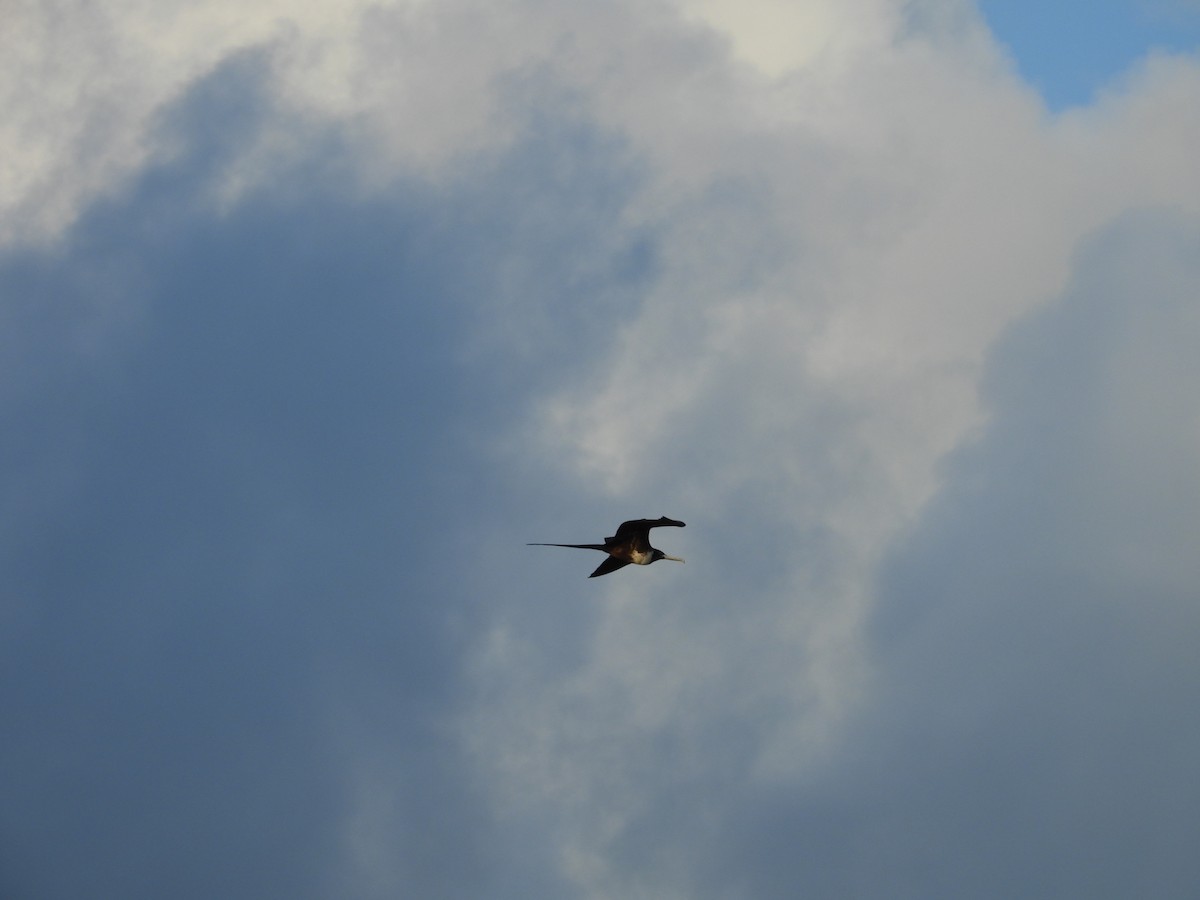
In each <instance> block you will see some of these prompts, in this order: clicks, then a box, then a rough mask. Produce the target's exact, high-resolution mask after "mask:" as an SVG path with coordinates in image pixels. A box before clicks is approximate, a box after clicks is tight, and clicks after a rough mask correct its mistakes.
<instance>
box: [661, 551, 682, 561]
mask: <svg viewBox="0 0 1200 900" xmlns="http://www.w3.org/2000/svg"><path fill="white" fill-rule="evenodd" d="M663 559H673V560H675V562H683V558H682V557H680V556H667V554H665V553H664V554H663Z"/></svg>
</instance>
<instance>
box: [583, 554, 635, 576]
mask: <svg viewBox="0 0 1200 900" xmlns="http://www.w3.org/2000/svg"><path fill="white" fill-rule="evenodd" d="M627 565H629V563H627V562H625V560H623V559H617V558H616V557H615V556H610V557H609V558H608V559H606V560H605V561H604V562H602V563H600V565H598V566H596V571H595V572H593V573H592V574H591V575H589V576H588V578H597V577H599V576H601V575H607V574H608V573H609V572H615V571H617V569H623V568H625V566H627Z"/></svg>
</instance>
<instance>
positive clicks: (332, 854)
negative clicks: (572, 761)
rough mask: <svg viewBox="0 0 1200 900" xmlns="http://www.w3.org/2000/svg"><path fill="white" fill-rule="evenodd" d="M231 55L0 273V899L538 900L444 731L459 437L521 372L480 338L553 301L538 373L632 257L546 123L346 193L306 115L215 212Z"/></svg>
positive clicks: (595, 166)
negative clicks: (299, 147) (62, 233)
mask: <svg viewBox="0 0 1200 900" xmlns="http://www.w3.org/2000/svg"><path fill="white" fill-rule="evenodd" d="M260 74H261V73H260V70H259V68H258V67H257V66H256V64H255V63H254V61H253V60H249V61H247V60H241V61H238V62H236V63H235V64H233V65H231V66H229V67H227V68H225V69H223V70H221V71H219V72H218V73H216V74H215V75H214V76H212V77H211V78H210V79H209V80H208V81H206V82H204V83H202V84H201V85H200V86H199V87H198V88H197V90H196V92H195V93H194V94H193V95H192V96H191V97H189V98H188V99H187V100H186V101H185V102H184V104H183V105H182V106H181V107H180V108H179V109H178V110H176V111H175V112H174V113H173V114H172V115H171V116H169V117H168V118H167V120H166V122H165V124H164V126H163V127H164V128H165V129H168V130H169V131H170V133H171V136H172V138H173V139H174V140H175V142H177V143H178V144H179V145H181V146H182V147H183V148H184V150H185V152H184V153H183V155H182V156H181V157H180V158H178V159H176V160H175V161H173V162H171V163H169V164H165V165H162V166H159V167H157V168H154V169H152V170H151V171H149V172H148V173H147V174H146V175H145V176H144V177H143V178H141V179H140V180H139V182H138V183H137V184H135V185H133V186H132V188H131V189H130V190H129V191H128V192H126V193H123V194H121V195H120V196H116V197H114V198H112V199H111V200H110V201H108V202H106V203H104V204H101V205H99V206H97V207H96V208H94V209H93V210H92V211H91V212H90V213H89V214H88V215H86V216H85V217H84V218H83V219H82V220H81V221H80V222H79V223H78V225H77V226H76V227H75V228H74V229H73V230H72V231H71V232H70V233H69V234H68V235H67V236H66V237H65V238H64V240H63V242H62V243H61V245H60V246H56V247H54V248H52V249H49V250H45V251H37V252H33V251H28V252H24V253H15V254H10V255H9V256H8V258H6V259H5V260H4V261H3V265H2V266H0V291H2V292H3V294H4V300H5V310H6V315H8V316H9V317H10V326H11V327H10V328H9V329H8V335H7V343H9V344H10V346H12V347H13V348H16V349H17V351H18V352H17V353H15V354H14V355H12V356H10V357H9V358H8V360H6V363H5V368H6V375H7V376H8V377H7V378H6V388H5V394H4V397H3V402H4V409H3V415H4V422H5V424H4V429H3V435H4V436H3V439H2V444H0V446H2V451H0V452H2V457H3V470H2V477H3V479H4V488H3V494H4V497H5V500H4V503H5V506H4V518H3V522H2V523H0V528H2V529H3V533H4V535H5V540H4V546H3V549H2V551H0V553H2V557H3V571H4V573H5V576H4V581H5V587H4V592H5V600H4V613H3V619H4V632H5V634H4V638H3V647H4V654H3V677H2V678H0V683H2V685H3V686H2V687H0V709H2V710H3V718H4V721H5V723H6V724H5V732H6V737H5V741H4V746H3V750H0V757H2V765H0V769H2V770H3V775H0V806H2V807H3V813H0V834H2V835H3V840H2V843H3V850H2V851H0V852H2V856H0V860H2V862H0V884H2V885H3V893H4V895H5V896H6V897H13V898H18V897H29V898H33V897H39V898H41V897H71V896H81V895H83V894H94V895H104V896H118V895H119V896H127V897H155V896H166V895H170V896H178V897H209V896H215V895H222V896H232V897H270V896H279V897H284V896H287V897H327V896H361V897H367V896H394V895H395V891H396V890H398V889H403V890H404V891H405V892H414V893H418V894H420V895H421V896H429V897H435V896H447V897H449V896H467V895H472V894H479V893H484V892H486V893H487V894H489V895H490V896H508V895H511V896H529V895H530V893H531V892H532V893H534V894H537V893H550V894H556V895H562V892H561V890H560V889H558V888H554V887H547V886H546V885H547V884H550V885H552V884H553V883H554V880H555V878H556V876H555V875H554V874H553V872H552V870H550V869H543V870H542V871H538V870H537V868H536V867H535V866H533V865H532V863H530V862H527V861H526V857H528V858H529V859H530V860H535V859H536V857H537V853H536V852H535V851H533V850H529V849H526V851H525V852H524V853H523V854H510V853H507V852H503V847H504V841H505V839H504V838H503V837H502V836H501V835H499V834H498V833H495V832H494V831H492V830H491V829H490V826H489V825H488V822H489V815H488V812H487V810H486V808H484V807H483V806H481V803H480V800H479V798H478V797H477V796H476V795H475V789H474V788H473V786H472V781H473V778H474V776H473V774H472V773H471V771H470V770H469V769H467V768H466V767H465V766H464V764H463V762H462V760H461V759H460V757H459V751H458V749H457V744H456V741H455V738H454V733H453V731H452V729H451V728H450V727H449V723H450V721H451V717H452V716H453V713H454V710H455V709H456V707H457V706H458V704H459V703H460V700H461V696H460V694H461V689H460V678H461V667H462V658H461V656H462V650H463V647H464V646H465V642H466V641H468V640H469V639H470V637H471V635H472V630H473V628H474V627H475V623H477V621H478V618H479V615H480V613H479V609H480V607H481V605H483V604H486V603H487V602H488V600H489V597H488V596H486V595H480V594H477V593H475V592H474V591H473V590H472V588H473V587H475V585H473V584H472V583H471V581H470V580H469V579H468V578H467V577H466V576H465V575H464V572H465V571H467V570H469V569H470V568H471V567H472V565H473V563H472V552H471V545H470V540H471V539H472V537H473V536H474V535H475V533H476V532H477V531H479V530H480V529H481V528H485V527H494V526H495V524H496V522H497V520H502V518H503V516H502V515H499V514H491V513H489V512H488V510H489V509H492V508H493V506H490V505H489V503H488V501H489V500H491V501H492V503H493V504H494V502H495V501H496V499H497V498H498V497H507V496H508V493H509V489H508V488H506V487H504V486H501V485H498V483H497V473H496V469H495V461H494V460H492V459H491V458H490V457H489V455H488V451H489V446H490V442H491V441H493V440H495V437H496V434H497V433H498V429H500V428H501V427H503V426H504V424H505V423H506V419H507V418H508V417H510V416H512V415H514V414H519V412H520V406H519V404H520V400H519V397H518V394H517V393H516V392H517V390H518V389H519V387H520V384H521V382H522V381H523V380H527V379H528V378H529V377H530V375H529V373H530V372H532V371H534V369H535V368H536V366H537V365H539V361H538V360H537V359H534V358H532V357H531V356H530V354H528V353H527V352H525V351H523V350H520V349H519V348H518V350H517V351H515V352H514V351H511V347H509V346H508V345H506V344H505V343H504V342H503V341H502V340H501V341H496V340H492V341H487V342H484V341H481V339H480V337H479V335H480V332H481V330H483V329H485V328H486V327H487V323H488V322H489V321H490V320H491V319H492V317H495V318H496V320H497V321H501V322H502V321H503V319H504V316H505V315H507V314H509V313H510V312H511V313H519V314H522V315H524V314H529V315H535V314H536V311H537V309H538V308H539V305H540V304H541V303H545V302H547V301H548V300H549V299H550V298H552V297H553V296H554V295H555V292H556V291H559V290H562V289H564V288H569V289H570V290H571V291H572V293H573V294H574V295H575V296H577V297H580V303H581V306H580V307H579V308H577V309H571V308H565V307H562V306H561V305H556V306H555V307H554V308H556V309H560V310H562V312H561V315H560V316H559V318H555V315H554V314H552V315H550V316H549V317H548V318H547V319H543V320H540V321H538V328H539V329H540V332H541V334H540V341H541V342H543V343H546V344H548V345H550V346H552V347H553V348H554V349H553V350H552V351H551V353H550V356H551V358H552V359H553V361H554V362H555V364H556V365H557V366H558V367H560V368H561V367H563V366H565V365H566V364H567V362H566V360H565V357H566V356H568V355H569V354H570V353H571V352H576V353H577V354H578V349H577V350H575V351H572V350H571V348H572V346H576V347H580V346H583V345H582V344H581V343H580V342H581V341H584V339H585V337H586V328H585V326H586V325H587V324H588V318H589V317H590V316H592V315H593V314H594V311H595V307H592V306H589V305H587V303H586V302H585V300H586V299H587V296H588V295H589V293H592V294H595V295H597V296H598V297H599V300H598V302H599V303H605V302H609V301H608V300H606V299H604V298H605V297H607V296H610V295H611V296H612V297H616V298H617V299H616V300H615V301H613V302H620V297H621V296H623V295H627V294H628V292H629V290H630V289H631V288H630V285H631V284H632V283H633V281H635V280H636V279H637V278H639V277H644V273H645V272H646V271H647V269H646V263H645V262H640V261H639V259H640V258H641V255H643V254H644V250H641V249H638V245H637V243H636V242H634V243H631V244H629V245H628V246H625V247H622V246H618V245H617V243H616V242H614V241H613V240H611V239H609V240H607V241H605V240H602V239H601V233H602V232H603V230H604V226H605V221H606V217H611V216H613V215H615V214H617V212H618V211H619V206H620V203H619V197H620V193H621V184H620V179H619V177H618V176H619V175H620V171H621V167H620V164H619V163H618V164H615V165H614V164H610V163H609V162H607V160H608V158H609V156H610V155H611V154H610V153H609V150H608V149H607V145H606V144H605V142H604V141H602V140H598V139H593V138H592V137H590V136H589V134H588V133H587V132H586V131H585V130H584V129H582V127H576V126H572V125H571V124H570V123H569V122H564V123H562V124H561V125H558V124H555V123H554V122H551V121H549V120H547V121H545V122H544V123H542V124H541V125H540V126H539V128H531V129H530V130H529V137H528V142H527V143H526V144H525V145H524V147H523V148H522V150H521V152H520V153H516V152H514V153H513V154H512V156H511V157H509V158H494V159H490V160H481V161H480V166H481V167H490V169H491V177H490V178H489V179H486V180H484V179H482V178H481V179H480V180H478V181H470V180H468V181H467V182H464V183H462V184H460V186H459V188H458V189H457V190H456V191H455V192H451V193H446V194H436V193H433V192H430V191H429V190H424V191H422V190H419V189H417V188H415V187H411V186H406V185H404V184H401V185H398V186H396V187H394V188H392V189H389V190H387V191H385V192H382V193H381V194H379V195H376V196H373V197H371V198H369V199H366V200H353V199H347V198H348V197H349V196H350V195H352V194H353V191H352V190H351V189H350V185H349V184H348V183H347V182H346V181H344V180H342V179H340V178H339V177H338V174H337V171H338V164H339V160H338V157H337V144H338V142H337V141H336V140H335V139H334V137H335V136H333V135H314V136H313V138H314V148H315V149H314V156H313V158H310V159H306V160H302V161H300V162H299V163H298V164H297V167H296V168H295V169H293V170H292V171H290V172H279V173H275V175H274V177H273V178H271V179H269V180H268V183H267V184H266V185H264V186H261V187H260V188H259V189H258V190H257V191H255V192H254V193H253V194H252V195H249V196H247V197H245V198H244V199H243V201H242V202H241V203H239V204H238V205H236V206H235V207H234V208H232V209H230V210H227V211H224V212H218V211H215V210H214V209H213V206H212V204H211V203H210V202H209V200H208V197H209V192H210V191H211V188H212V185H213V184H215V183H216V182H218V181H219V180H220V179H221V178H222V177H224V176H225V175H226V172H227V170H228V168H229V167H230V166H231V165H234V164H236V162H237V148H238V147H239V146H240V145H244V144H246V143H249V142H251V141H252V140H253V139H254V136H255V134H254V132H255V129H257V128H260V127H262V126H263V123H264V120H265V116H264V114H263V113H262V111H261V110H259V109H257V108H256V102H257V101H256V96H257V85H258V83H259V75H260ZM553 129H562V130H559V131H556V132H555V133H553V134H551V135H547V134H545V133H543V132H544V131H546V130H553ZM564 130H565V132H564ZM554 153H560V154H562V158H563V159H564V160H566V161H567V163H566V164H569V166H570V168H569V170H567V171H564V172H563V173H561V174H560V176H559V177H558V178H556V179H546V178H543V177H542V173H543V171H544V169H543V166H545V165H553V164H554V162H555V158H554V156H553V154H554ZM538 160H540V163H539V162H537V161H538ZM621 177H623V176H621ZM522 181H523V183H524V187H522V185H521V182H522ZM492 184H499V185H501V186H502V187H501V188H500V189H499V190H494V189H492V188H491V185H492ZM568 197H569V199H567V198H568ZM529 203H534V204H538V205H539V206H540V207H541V208H540V209H539V210H537V211H536V214H533V213H530V211H529V209H528V205H527V204H529ZM523 204H525V205H523ZM564 209H569V210H570V212H571V214H572V215H571V216H564V215H560V214H559V212H560V211H561V210H564ZM564 220H567V221H569V224H567V225H564ZM514 230H515V231H517V232H519V241H517V240H516V239H514V238H513V232H514ZM530 247H532V248H533V250H532V251H530V249H529V248H530ZM597 247H599V248H601V249H600V250H596V249H595V248H597ZM530 252H533V253H535V254H536V253H539V252H541V253H543V254H544V258H545V260H546V261H547V265H546V266H545V267H544V269H543V268H539V267H538V265H537V264H536V262H535V260H533V259H531V258H529V257H528V254H529V253H530ZM567 252H569V253H572V254H574V257H573V259H572V260H564V253H567ZM521 254H525V256H524V257H522V256H521ZM603 254H608V255H609V256H614V257H616V258H617V259H616V263H617V264H616V265H613V266H608V265H604V266H600V265H599V264H598V263H597V262H595V260H596V259H597V258H598V257H599V256H601V255H603ZM589 260H591V262H589ZM622 260H624V262H622ZM510 266H519V268H520V270H521V276H520V279H519V280H518V283H516V284H511V285H510V286H509V293H505V292H503V291H496V292H495V294H494V296H492V297H490V298H486V299H485V300H483V301H479V300H478V299H477V298H475V297H473V296H472V295H471V294H472V292H474V291H481V290H484V289H485V286H486V285H487V284H488V283H490V282H491V281H492V280H493V279H492V278H491V277H490V275H491V273H494V272H495V271H496V270H497V269H506V268H508V267H510ZM600 269H603V270H604V271H603V273H601V271H599V270H600ZM610 270H611V271H615V272H617V273H618V274H617V279H616V282H613V281H612V280H611V279H609V278H608V275H607V273H608V272H609V271H610ZM580 272H582V274H580ZM589 278H590V279H591V280H590V282H588V283H580V282H581V281H584V282H587V280H588V279H589ZM631 280H632V281H631ZM602 281H603V282H604V283H601V282H602ZM522 292H525V293H532V294H534V296H533V298H532V299H528V298H527V299H525V300H524V301H523V302H524V304H525V305H524V307H523V308H513V309H505V308H504V306H505V305H506V304H507V305H510V306H511V305H512V304H515V303H516V302H517V300H516V299H515V297H516V296H517V295H519V294H521V293H522ZM600 295H603V296H600ZM464 298H469V302H467V300H466V299H464ZM556 339H557V343H556ZM485 345H486V348H487V349H486V350H480V349H479V348H480V347H484V346H485ZM510 359H511V360H512V365H508V366H506V365H505V363H506V362H507V361H508V360H510ZM480 519H482V520H483V522H482V523H480V522H479V521H478V520H480ZM522 539H524V535H522V536H521V537H520V538H518V539H516V540H514V545H519V543H520V540H522ZM522 872H525V873H526V874H522ZM484 885H486V886H487V888H486V891H485V889H484ZM539 885H540V887H539Z"/></svg>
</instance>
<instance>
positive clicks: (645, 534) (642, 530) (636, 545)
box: [526, 516, 684, 578]
mask: <svg viewBox="0 0 1200 900" xmlns="http://www.w3.org/2000/svg"><path fill="white" fill-rule="evenodd" d="M662 525H674V526H675V527H677V528H683V527H684V524H683V523H682V522H680V521H679V520H677V519H668V518H667V517H666V516H663V517H662V518H660V519H630V520H629V521H628V522H622V523H621V527H619V528H618V529H617V533H616V534H614V535H613V536H612V537H606V538H605V539H604V543H603V544H526V546H527V547H575V548H576V549H579V550H602V551H604V552H605V553H607V554H608V559H606V560H605V561H604V562H602V563H600V565H599V566H597V567H596V571H595V572H593V573H592V574H591V575H589V576H588V578H596V577H598V576H600V575H607V574H608V573H609V572H615V571H617V569H623V568H624V567H625V566H627V565H629V564H630V563H633V564H634V565H638V566H648V565H650V563H652V562H657V561H658V560H660V559H673V560H674V561H675V562H683V560H682V559H680V558H679V557H678V556H668V555H667V554H666V553H663V552H662V551H661V550H657V549H655V548H654V547H651V546H650V529H651V528H658V527H660V526H662Z"/></svg>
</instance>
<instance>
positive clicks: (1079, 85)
mask: <svg viewBox="0 0 1200 900" xmlns="http://www.w3.org/2000/svg"><path fill="white" fill-rule="evenodd" d="M980 8H981V10H982V12H983V14H984V16H985V17H986V18H987V22H988V25H989V26H990V27H991V29H992V31H993V32H994V34H995V36H996V38H997V39H998V40H999V41H1000V42H1001V43H1002V44H1004V45H1005V46H1006V47H1007V48H1008V49H1009V51H1010V52H1011V53H1012V55H1013V57H1014V59H1015V60H1016V64H1017V66H1018V68H1019V69H1020V71H1021V74H1022V76H1023V77H1024V78H1026V79H1027V80H1028V81H1029V82H1030V84H1031V85H1033V86H1034V87H1035V88H1036V89H1037V90H1038V91H1039V92H1040V93H1041V94H1042V96H1043V97H1044V98H1045V101H1046V103H1047V105H1048V106H1049V107H1050V108H1051V109H1054V110H1062V109H1066V108H1070V107H1075V106H1083V105H1086V104H1087V103H1089V102H1091V100H1092V98H1093V96H1094V94H1095V93H1096V91H1097V90H1102V89H1104V88H1106V87H1108V86H1110V85H1111V83H1112V82H1113V81H1114V80H1115V79H1119V78H1120V77H1121V76H1122V75H1124V74H1125V73H1126V72H1127V71H1128V70H1129V69H1130V68H1131V67H1132V66H1136V65H1137V63H1138V61H1139V60H1141V59H1142V58H1143V57H1145V55H1146V54H1147V52H1148V51H1156V52H1164V53H1195V51H1196V47H1197V44H1198V43H1200V8H1197V7H1196V5H1195V4H1194V3H1193V4H1189V3H1187V2H1178V0H1177V2H1171V0H1098V2H1095V3H1088V4H1079V3H1069V2H1050V3H1037V2H1030V0H1009V2H1005V0H984V2H982V3H981V4H980Z"/></svg>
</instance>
